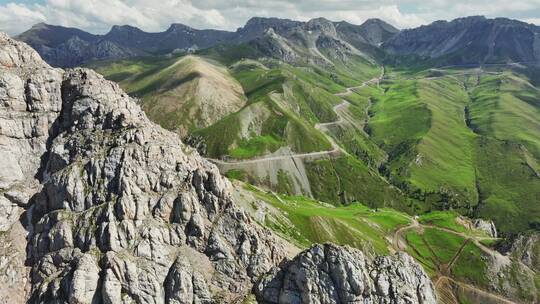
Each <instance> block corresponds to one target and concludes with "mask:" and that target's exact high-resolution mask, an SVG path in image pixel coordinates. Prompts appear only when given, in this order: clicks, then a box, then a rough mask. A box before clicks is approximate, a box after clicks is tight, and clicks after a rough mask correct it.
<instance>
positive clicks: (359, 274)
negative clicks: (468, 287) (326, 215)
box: [255, 244, 436, 304]
mask: <svg viewBox="0 0 540 304" xmlns="http://www.w3.org/2000/svg"><path fill="white" fill-rule="evenodd" d="M255 293H256V295H257V299H258V300H259V301H260V302H262V303H280V304H286V303H436V298H435V294H434V291H433V286H432V283H431V281H430V279H429V278H428V277H427V275H426V274H425V273H424V272H423V270H422V269H421V268H420V266H419V265H418V264H417V263H416V262H414V260H413V259H412V258H411V257H410V256H408V255H406V254H403V253H400V254H398V255H395V256H382V257H377V258H375V259H374V260H373V261H371V260H369V259H368V258H366V257H365V256H364V254H363V253H362V252H361V251H359V250H357V249H352V248H348V247H338V246H335V245H331V244H325V245H315V246H313V247H312V248H310V249H308V250H306V251H304V252H302V253H300V254H299V255H298V256H296V257H295V258H294V259H293V260H292V261H288V262H285V263H283V264H282V265H281V266H280V267H275V268H273V269H272V271H271V272H270V273H268V274H267V275H265V276H264V277H263V278H262V279H261V280H260V281H259V282H258V284H257V285H256V286H255Z"/></svg>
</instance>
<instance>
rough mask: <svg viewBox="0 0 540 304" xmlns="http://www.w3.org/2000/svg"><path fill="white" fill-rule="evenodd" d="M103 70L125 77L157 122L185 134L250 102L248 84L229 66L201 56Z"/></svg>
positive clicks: (130, 62) (128, 63)
mask: <svg viewBox="0 0 540 304" xmlns="http://www.w3.org/2000/svg"><path fill="white" fill-rule="evenodd" d="M98 72H100V73H103V74H104V75H105V76H107V77H109V78H111V79H116V80H120V85H122V86H123V87H124V89H125V90H126V91H127V92H128V93H130V94H132V95H134V96H137V97H139V98H140V99H141V104H142V107H143V109H144V110H145V112H146V113H147V114H148V116H149V117H150V118H151V119H152V120H154V121H155V122H157V123H159V124H160V125H162V126H163V127H165V128H167V129H170V130H176V131H178V132H179V133H180V134H181V135H183V136H186V135H187V134H189V133H190V132H193V131H195V130H198V129H201V128H204V127H207V126H210V125H212V124H214V123H215V122H217V121H218V120H220V119H221V118H223V117H224V116H226V115H228V114H231V113H234V112H236V111H238V110H239V109H241V108H242V107H243V105H244V104H245V103H246V98H245V96H244V92H243V90H242V87H241V86H240V84H239V83H238V82H237V81H236V80H235V79H234V78H233V77H232V76H231V75H230V74H229V72H228V70H227V69H226V68H225V67H223V66H220V65H219V64H217V63H216V62H211V61H208V60H205V59H203V58H201V57H196V56H190V55H189V56H183V57H180V58H174V59H169V60H168V59H156V60H155V61H154V62H152V61H150V60H149V59H147V58H142V59H141V60H140V61H138V62H137V61H136V60H124V61H120V62H118V63H113V64H112V65H110V66H104V67H100V68H98ZM127 75H129V76H127ZM124 76H127V77H124ZM121 77H124V78H123V79H120V78H121Z"/></svg>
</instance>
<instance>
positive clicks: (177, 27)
mask: <svg viewBox="0 0 540 304" xmlns="http://www.w3.org/2000/svg"><path fill="white" fill-rule="evenodd" d="M193 30H194V28H192V27H190V26H187V25H185V24H182V23H172V24H171V26H169V28H168V29H167V30H166V31H165V32H169V33H170V32H178V31H189V32H191V31H193Z"/></svg>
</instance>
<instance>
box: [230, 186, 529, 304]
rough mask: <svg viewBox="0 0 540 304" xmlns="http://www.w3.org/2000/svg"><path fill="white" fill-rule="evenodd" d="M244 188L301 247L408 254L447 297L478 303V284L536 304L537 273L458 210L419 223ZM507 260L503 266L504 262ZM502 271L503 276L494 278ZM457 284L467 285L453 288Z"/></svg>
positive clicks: (271, 223)
mask: <svg viewBox="0 0 540 304" xmlns="http://www.w3.org/2000/svg"><path fill="white" fill-rule="evenodd" d="M239 186H240V185H239ZM244 188H245V189H246V190H247V192H246V193H244V194H243V195H242V199H241V201H243V203H244V204H245V207H246V208H247V210H248V211H249V212H252V213H254V214H259V215H260V216H259V217H257V218H258V220H259V221H260V223H261V224H263V225H265V226H267V227H269V228H270V229H272V230H274V231H275V232H277V233H278V234H280V235H282V236H283V237H284V238H286V239H288V240H290V241H291V242H292V243H294V244H296V245H297V246H299V247H300V248H305V247H308V246H310V245H311V244H312V243H321V242H328V241H330V242H333V243H337V244H342V245H349V246H353V247H357V248H360V249H362V250H363V251H364V252H365V253H366V254H368V255H378V254H388V253H392V252H395V251H402V250H404V251H406V252H408V253H409V254H410V255H411V256H412V257H413V258H415V259H416V260H417V261H418V262H419V263H420V264H421V265H422V267H423V268H424V270H425V271H426V272H427V273H428V274H429V275H430V277H431V278H432V279H433V280H434V282H435V287H436V290H437V292H438V294H439V295H441V296H442V297H443V298H446V297H448V296H450V297H452V298H459V299H460V303H474V302H475V301H478V299H477V298H476V296H475V293H474V292H471V291H474V290H471V289H470V288H471V286H472V288H476V289H477V290H482V291H483V292H484V297H485V298H483V299H482V301H483V302H486V301H487V302H491V301H493V299H494V298H496V297H498V296H501V295H502V296H503V297H506V298H507V299H511V300H513V301H517V302H530V301H531V300H533V299H536V298H537V297H538V296H539V295H540V293H539V290H540V289H539V288H538V287H537V286H535V283H534V282H535V278H537V277H538V274H537V273H536V272H534V271H533V270H530V269H529V268H527V267H524V266H522V265H521V264H520V263H519V262H518V261H517V260H514V259H510V258H508V257H501V255H500V254H499V253H497V252H496V251H494V250H493V249H492V248H490V247H489V246H486V245H482V244H494V243H497V242H498V241H499V240H498V239H493V238H490V237H489V236H487V234H486V233H485V232H484V231H482V230H477V229H473V228H470V220H469V219H467V218H463V217H461V216H459V215H458V213H456V212H452V211H446V212H439V211H435V212H431V213H427V214H424V215H422V216H421V217H419V218H418V219H415V218H413V217H411V216H409V215H408V214H406V213H402V212H399V211H396V210H394V209H391V208H376V209H371V208H369V207H366V206H365V205H364V204H362V203H359V202H355V203H351V204H350V205H348V206H339V207H336V206H333V205H331V204H327V203H324V202H320V201H315V200H311V199H307V198H305V197H300V196H285V195H278V194H275V193H272V192H264V191H261V190H260V189H257V188H255V187H252V186H248V185H244ZM500 259H503V261H499V262H497V261H498V260H500ZM495 272H499V273H501V275H499V276H496V278H495V279H489V278H490V277H493V273H495ZM449 279H450V280H452V281H451V282H453V283H452V284H453V285H455V287H461V288H452V286H448V284H445V283H444V282H446V281H448V280H449ZM439 281H440V282H439ZM463 286H468V287H467V288H465V289H463V288H464V287H463ZM460 290H461V291H460ZM464 291H466V292H464ZM448 293H450V295H448Z"/></svg>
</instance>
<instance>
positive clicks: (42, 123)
mask: <svg viewBox="0 0 540 304" xmlns="http://www.w3.org/2000/svg"><path fill="white" fill-rule="evenodd" d="M0 105H1V108H0V111H1V112H0V115H1V116H0V119H1V120H0V154H1V155H2V157H1V158H0V162H1V167H2V169H3V170H1V171H2V172H1V173H0V174H1V175H0V186H1V194H2V198H1V200H0V202H1V208H0V210H1V212H0V214H1V215H2V218H1V219H0V222H1V223H2V230H3V231H8V232H9V231H11V230H14V229H15V228H14V227H15V226H22V225H21V220H20V219H21V214H23V213H24V214H26V215H27V218H28V221H26V222H25V221H22V222H23V223H24V224H25V228H26V231H27V233H28V235H27V236H26V238H27V239H25V234H24V233H22V234H20V233H19V234H14V235H18V237H17V238H15V237H13V238H12V239H11V240H10V241H13V242H19V243H20V242H23V244H24V243H26V241H28V244H27V253H28V255H26V254H25V252H24V246H23V247H22V250H20V249H21V248H20V247H14V248H9V249H10V250H15V249H17V248H18V249H19V251H18V252H17V254H16V255H13V254H9V252H1V253H0V254H1V255H2V258H3V259H7V260H8V261H7V264H8V265H12V266H10V267H12V268H10V269H11V270H9V271H6V274H5V275H4V272H3V273H2V275H1V276H0V279H1V280H2V285H1V286H0V295H2V297H4V298H2V300H4V299H6V300H5V301H7V302H10V303H20V302H23V301H24V300H23V299H26V298H29V300H30V301H31V302H36V303H37V302H39V303H47V302H52V301H54V303H68V302H69V303H101V302H103V303H208V302H209V301H211V300H210V299H212V301H217V302H229V301H231V300H232V299H233V298H236V297H239V296H242V295H243V294H244V293H246V292H247V291H249V289H250V288H251V285H252V280H253V279H254V278H256V277H258V276H260V275H262V274H263V273H265V272H266V271H267V270H268V269H269V268H270V267H271V266H272V265H275V264H276V263H278V262H279V261H280V260H281V259H282V258H283V256H284V251H283V250H282V249H281V246H280V242H279V241H278V240H277V239H275V238H274V237H273V236H272V235H271V234H270V233H269V232H268V231H267V230H264V229H261V228H259V227H258V226H256V225H255V224H254V223H252V221H251V220H250V218H249V217H248V216H247V215H246V214H245V213H244V212H243V211H242V210H241V209H239V208H238V207H236V205H235V204H234V203H233V201H232V199H231V197H230V195H229V186H230V184H229V182H228V181H227V180H226V179H224V178H222V177H221V176H220V175H219V172H218V170H217V168H216V167H215V166H213V165H211V164H210V163H208V162H207V161H205V160H203V159H202V158H201V157H199V156H198V155H197V153H196V152H195V151H194V150H192V149H191V148H188V147H186V146H184V144H183V143H182V142H181V141H180V139H179V138H178V137H177V136H176V135H175V134H174V133H171V132H169V131H166V130H164V129H162V128H160V127H158V126H156V125H154V124H153V123H151V122H150V121H149V120H148V119H147V118H146V116H145V114H144V112H142V110H141V109H140V108H139V106H138V105H136V103H135V102H134V101H133V100H132V99H131V98H130V97H128V96H127V95H126V94H125V93H124V92H122V90H121V89H120V88H119V87H118V86H117V85H116V84H114V83H112V82H109V81H107V80H105V79H104V78H103V77H101V76H100V75H98V74H96V73H95V72H93V71H91V70H86V69H74V70H68V71H63V70H60V69H52V68H50V67H49V66H48V65H46V64H45V63H44V62H43V61H42V60H41V59H40V58H39V56H38V55H37V53H36V52H35V51H33V50H32V49H31V48H30V47H28V46H26V45H24V44H22V43H19V42H15V41H14V40H11V39H9V38H8V37H7V36H5V35H3V34H2V36H0ZM19 228H20V227H19ZM19 230H20V229H19ZM23 231H24V229H23ZM4 235H8V236H10V235H11V234H10V233H8V234H4V233H3V234H2V237H4ZM25 263H26V264H27V265H32V266H31V269H30V275H29V277H28V280H29V283H30V285H28V288H25V284H24V282H25V279H26V274H27V273H28V270H27V269H26V268H25V267H24V265H25ZM30 286H31V288H30ZM26 292H29V293H28V294H26Z"/></svg>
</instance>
